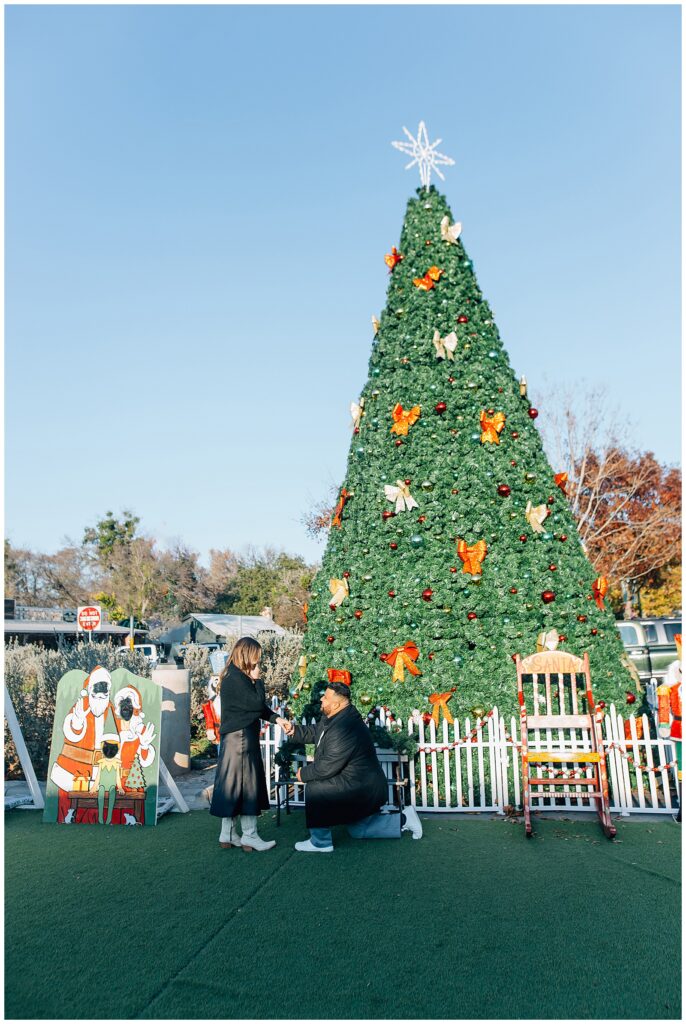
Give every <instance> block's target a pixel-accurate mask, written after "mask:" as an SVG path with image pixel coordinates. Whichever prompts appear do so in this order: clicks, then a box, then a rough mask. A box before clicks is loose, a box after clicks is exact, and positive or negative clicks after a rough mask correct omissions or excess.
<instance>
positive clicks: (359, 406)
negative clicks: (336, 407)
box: [350, 398, 364, 430]
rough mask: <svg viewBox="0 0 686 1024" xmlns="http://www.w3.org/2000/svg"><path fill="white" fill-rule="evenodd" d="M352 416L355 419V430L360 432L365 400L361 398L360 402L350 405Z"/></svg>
mask: <svg viewBox="0 0 686 1024" xmlns="http://www.w3.org/2000/svg"><path fill="white" fill-rule="evenodd" d="M350 415H351V416H352V418H353V430H359V429H360V420H361V419H362V417H363V416H364V398H361V399H360V400H359V402H351V403H350Z"/></svg>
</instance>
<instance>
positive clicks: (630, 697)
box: [626, 690, 636, 704]
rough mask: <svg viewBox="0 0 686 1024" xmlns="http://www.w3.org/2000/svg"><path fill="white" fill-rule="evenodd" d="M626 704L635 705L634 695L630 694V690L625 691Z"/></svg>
mask: <svg viewBox="0 0 686 1024" xmlns="http://www.w3.org/2000/svg"><path fill="white" fill-rule="evenodd" d="M626 702H627V704H635V703H636V694H635V693H632V692H631V690H627V691H626Z"/></svg>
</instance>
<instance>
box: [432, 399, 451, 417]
mask: <svg viewBox="0 0 686 1024" xmlns="http://www.w3.org/2000/svg"><path fill="white" fill-rule="evenodd" d="M447 408H448V406H447V405H446V404H445V402H436V404H435V406H434V410H435V411H436V412H437V413H438V415H439V416H442V415H443V413H444V412H445V411H446V409H447Z"/></svg>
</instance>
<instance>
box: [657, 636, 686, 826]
mask: <svg viewBox="0 0 686 1024" xmlns="http://www.w3.org/2000/svg"><path fill="white" fill-rule="evenodd" d="M674 640H675V642H676V652H677V655H678V658H677V660H676V661H673V662H672V663H671V665H670V666H669V667H668V669H667V673H666V675H665V681H664V683H663V684H662V686H658V688H657V718H658V732H659V734H660V736H661V737H662V738H663V739H671V741H672V745H673V747H674V753H675V755H676V763H677V779H678V780H679V813H678V814H677V817H676V820H677V821H681V768H682V763H681V758H682V753H681V633H677V634H676V636H675V637H674Z"/></svg>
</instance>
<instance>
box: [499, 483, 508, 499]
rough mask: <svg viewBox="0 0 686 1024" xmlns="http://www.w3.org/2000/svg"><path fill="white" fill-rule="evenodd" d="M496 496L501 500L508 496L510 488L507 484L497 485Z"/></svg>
mask: <svg viewBox="0 0 686 1024" xmlns="http://www.w3.org/2000/svg"><path fill="white" fill-rule="evenodd" d="M498 494H499V495H500V497H501V498H507V497H509V495H510V488H509V487H508V486H507V484H498Z"/></svg>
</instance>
